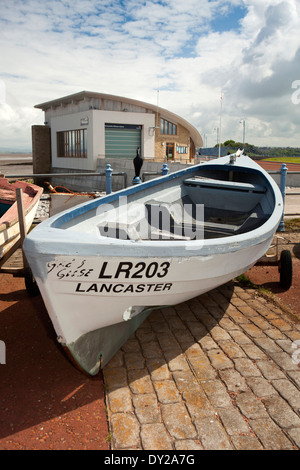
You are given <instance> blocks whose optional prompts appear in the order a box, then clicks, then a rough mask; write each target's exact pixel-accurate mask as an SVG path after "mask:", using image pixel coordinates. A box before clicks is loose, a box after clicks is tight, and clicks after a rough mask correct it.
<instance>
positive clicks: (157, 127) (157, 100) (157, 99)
mask: <svg viewBox="0 0 300 470" xmlns="http://www.w3.org/2000/svg"><path fill="white" fill-rule="evenodd" d="M156 91H157V95H156V96H157V98H156V126H155V129H159V127H160V126H159V125H158V103H159V83H158V88H157V90H156Z"/></svg>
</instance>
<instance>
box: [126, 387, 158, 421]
mask: <svg viewBox="0 0 300 470" xmlns="http://www.w3.org/2000/svg"><path fill="white" fill-rule="evenodd" d="M132 399H133V404H134V408H135V413H136V416H137V418H138V420H139V422H140V423H141V424H151V423H160V422H161V413H160V408H159V406H158V402H157V398H156V395H155V393H152V394H144V395H133V398H132Z"/></svg>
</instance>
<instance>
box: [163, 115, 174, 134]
mask: <svg viewBox="0 0 300 470" xmlns="http://www.w3.org/2000/svg"><path fill="white" fill-rule="evenodd" d="M160 133H161V134H167V135H177V126H176V124H173V123H172V122H169V121H166V120H165V119H161V120H160Z"/></svg>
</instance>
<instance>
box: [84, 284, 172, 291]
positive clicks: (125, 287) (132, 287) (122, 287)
mask: <svg viewBox="0 0 300 470" xmlns="http://www.w3.org/2000/svg"><path fill="white" fill-rule="evenodd" d="M171 288H172V283H171V282H168V283H160V284H156V283H147V284H122V283H118V284H113V283H111V284H109V283H107V284H102V283H93V284H86V283H81V282H78V284H77V286H76V289H75V292H80V293H83V292H85V293H92V294H94V293H99V294H105V293H112V294H130V293H135V294H139V293H144V292H163V291H169V290H171Z"/></svg>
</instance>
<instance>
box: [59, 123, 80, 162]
mask: <svg viewBox="0 0 300 470" xmlns="http://www.w3.org/2000/svg"><path fill="white" fill-rule="evenodd" d="M57 156H58V157H65V158H87V130H86V129H76V130H73V131H62V132H57Z"/></svg>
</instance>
